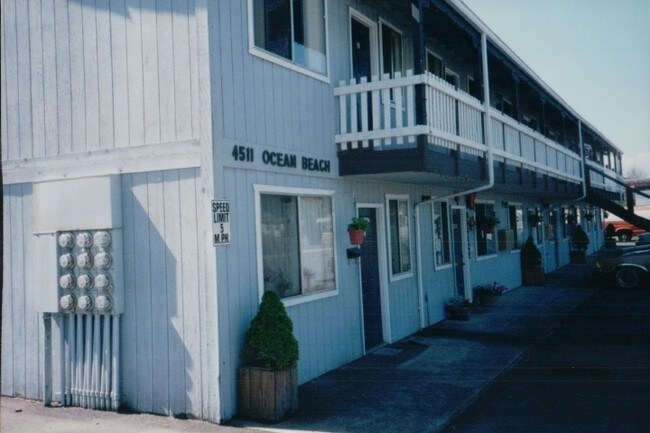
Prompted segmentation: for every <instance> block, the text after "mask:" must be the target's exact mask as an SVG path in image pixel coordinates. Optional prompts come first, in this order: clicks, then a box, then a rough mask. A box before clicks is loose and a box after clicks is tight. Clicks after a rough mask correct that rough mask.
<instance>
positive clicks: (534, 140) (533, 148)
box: [490, 111, 582, 182]
mask: <svg viewBox="0 0 650 433" xmlns="http://www.w3.org/2000/svg"><path fill="white" fill-rule="evenodd" d="M490 120H491V122H492V125H491V126H492V146H493V152H494V156H495V159H497V160H508V161H509V162H512V163H515V164H517V165H521V166H524V167H529V168H533V169H538V170H543V171H545V172H548V173H550V174H553V175H554V176H555V177H558V178H561V179H566V180H571V181H574V182H582V170H581V165H582V164H581V158H580V155H578V154H577V153H575V152H573V151H572V150H569V149H567V148H566V147H563V146H562V145H560V144H558V143H556V142H554V141H553V140H550V139H548V138H546V137H544V136H543V135H541V134H540V133H539V132H537V131H535V130H533V129H531V128H529V127H527V126H525V125H522V124H521V123H519V122H517V121H516V120H514V119H512V118H510V117H508V116H505V115H503V114H501V113H498V112H496V111H492V112H491V119H490Z"/></svg>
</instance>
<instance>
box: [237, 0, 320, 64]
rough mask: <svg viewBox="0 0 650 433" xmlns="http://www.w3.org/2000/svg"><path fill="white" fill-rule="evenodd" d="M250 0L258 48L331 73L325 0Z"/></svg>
mask: <svg viewBox="0 0 650 433" xmlns="http://www.w3.org/2000/svg"><path fill="white" fill-rule="evenodd" d="M250 1H251V2H252V5H253V6H252V11H253V29H254V30H253V34H254V44H255V46H256V47H257V48H261V49H263V50H265V51H267V52H269V53H272V54H274V55H276V56H279V57H281V58H283V59H286V60H288V61H289V62H291V63H293V64H296V65H299V66H302V67H305V68H307V69H309V70H310V71H314V72H317V73H319V74H323V75H325V74H327V60H326V59H327V57H326V55H327V49H326V45H327V44H326V36H325V0H250ZM249 4H250V3H249Z"/></svg>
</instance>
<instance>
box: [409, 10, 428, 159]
mask: <svg viewBox="0 0 650 433" xmlns="http://www.w3.org/2000/svg"><path fill="white" fill-rule="evenodd" d="M411 5H412V8H411V10H412V16H413V56H414V59H413V66H414V67H413V73H414V74H415V75H422V74H424V73H425V60H426V45H425V42H424V16H423V9H424V6H423V5H422V0H415V1H414V2H413V3H411ZM425 86H426V84H424V83H422V84H417V85H416V86H415V124H416V125H426V122H427V107H426V95H425ZM416 140H417V145H418V149H420V152H422V153H424V151H425V148H426V143H427V137H426V136H425V135H418V137H417V139H416ZM422 156H423V157H424V155H422ZM421 160H424V158H422V159H421Z"/></svg>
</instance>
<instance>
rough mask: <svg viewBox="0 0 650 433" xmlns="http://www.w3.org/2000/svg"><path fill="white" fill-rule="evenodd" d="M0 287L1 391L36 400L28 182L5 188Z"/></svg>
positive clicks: (39, 335) (38, 324)
mask: <svg viewBox="0 0 650 433" xmlns="http://www.w3.org/2000/svg"><path fill="white" fill-rule="evenodd" d="M2 215H3V232H4V233H3V236H4V251H3V256H4V263H3V280H4V281H3V285H2V288H3V290H2V296H3V299H2V378H1V382H2V389H1V391H2V394H3V395H13V396H21V397H26V398H33V399H39V398H41V389H42V381H41V374H42V371H41V352H42V349H43V326H42V319H41V318H40V315H39V314H38V313H37V312H36V309H35V305H36V304H35V301H36V300H35V296H34V293H33V291H30V290H29V288H30V287H32V286H33V284H34V272H33V271H32V270H31V269H30V265H31V258H32V256H33V254H32V248H31V245H32V238H33V234H32V233H33V228H32V227H33V225H32V188H31V185H27V184H22V185H11V186H7V185H5V187H4V209H3V211H2Z"/></svg>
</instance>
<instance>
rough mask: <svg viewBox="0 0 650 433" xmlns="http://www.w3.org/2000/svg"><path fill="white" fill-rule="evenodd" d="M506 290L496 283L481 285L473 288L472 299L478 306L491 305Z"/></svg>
mask: <svg viewBox="0 0 650 433" xmlns="http://www.w3.org/2000/svg"><path fill="white" fill-rule="evenodd" d="M506 290H508V288H507V287H506V286H504V285H503V284H499V283H497V282H496V281H495V282H494V283H491V284H481V285H480V286H476V287H474V298H476V301H477V302H478V303H479V304H480V305H485V306H487V305H492V304H494V303H495V302H496V301H497V298H498V297H499V296H501V295H502V294H503V293H504V292H505V291H506Z"/></svg>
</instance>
